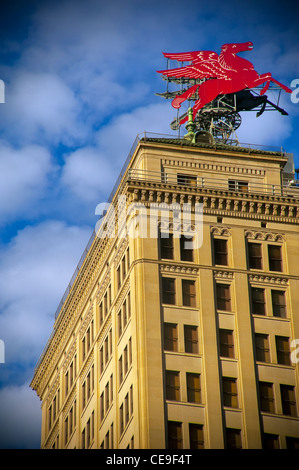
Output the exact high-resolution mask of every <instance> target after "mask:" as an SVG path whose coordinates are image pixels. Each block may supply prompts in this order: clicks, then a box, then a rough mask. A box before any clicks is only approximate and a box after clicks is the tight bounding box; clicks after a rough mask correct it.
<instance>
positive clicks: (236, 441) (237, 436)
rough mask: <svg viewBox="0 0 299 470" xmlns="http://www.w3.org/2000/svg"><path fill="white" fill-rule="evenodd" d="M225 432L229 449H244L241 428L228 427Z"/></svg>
mask: <svg viewBox="0 0 299 470" xmlns="http://www.w3.org/2000/svg"><path fill="white" fill-rule="evenodd" d="M225 434H226V448H227V449H242V441H241V431H240V429H231V428H226V430H225Z"/></svg>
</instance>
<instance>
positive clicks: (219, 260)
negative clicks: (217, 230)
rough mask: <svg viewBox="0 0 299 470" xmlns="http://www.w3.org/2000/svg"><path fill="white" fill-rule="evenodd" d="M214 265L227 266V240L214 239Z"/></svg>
mask: <svg viewBox="0 0 299 470" xmlns="http://www.w3.org/2000/svg"><path fill="white" fill-rule="evenodd" d="M214 263H215V264H219V265H222V266H227V265H228V251H227V240H223V239H220V238H214Z"/></svg>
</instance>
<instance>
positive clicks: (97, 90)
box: [0, 0, 299, 449]
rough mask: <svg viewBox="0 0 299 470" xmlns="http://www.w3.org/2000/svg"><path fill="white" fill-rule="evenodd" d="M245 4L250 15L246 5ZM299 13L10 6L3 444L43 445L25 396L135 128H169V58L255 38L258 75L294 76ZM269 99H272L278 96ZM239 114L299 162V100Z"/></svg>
mask: <svg viewBox="0 0 299 470" xmlns="http://www.w3.org/2000/svg"><path fill="white" fill-rule="evenodd" d="M249 5H250V6H249ZM298 9H299V8H298V6H297V7H296V6H295V7H294V6H293V5H292V4H289V6H288V8H286V7H284V5H282V4H281V2H273V1H257V0H252V1H251V2H250V4H249V3H247V2H245V3H244V2H241V1H239V2H222V1H201V0H197V1H194V0H189V1H188V2H185V3H184V2H178V1H177V0H172V1H171V2H161V1H156V0H152V1H150V2H147V3H146V2H144V1H140V0H133V1H131V0H128V1H116V0H111V1H110V2H104V1H102V0H98V1H96V0H85V2H81V1H78V0H72V1H66V0H62V1H59V2H58V1H55V0H52V1H51V2H47V1H43V2H38V1H31V0H28V1H20V0H19V1H13V0H12V1H10V2H7V4H5V2H2V3H1V12H0V13H1V14H0V79H2V80H3V81H4V83H5V103H1V104H0V339H2V340H3V341H4V343H5V363H4V364H1V363H0V448H19V449H21V448H38V447H39V444H40V401H39V399H38V398H37V396H36V394H35V392H33V391H31V390H30V388H29V383H30V381H31V379H32V376H33V369H34V366H35V364H36V362H37V360H38V358H39V356H40V354H41V352H42V350H43V348H44V346H45V344H46V342H47V339H48V337H49V335H50V334H51V331H52V327H53V323H54V313H55V311H56V308H57V306H58V304H59V301H60V299H61V297H62V295H63V293H64V290H65V288H66V287H67V284H68V282H69V280H70V278H71V276H72V274H73V271H74V269H75V267H76V265H77V262H78V260H79V259H80V256H81V254H82V252H83V250H84V248H85V246H86V244H87V242H88V240H89V238H90V235H91V233H92V231H93V228H94V225H95V223H96V216H95V208H96V206H97V204H99V203H101V202H104V201H106V200H107V197H108V195H109V194H110V192H111V190H112V188H113V186H114V183H115V181H116V179H117V176H118V174H119V171H120V169H121V167H122V165H123V163H124V161H125V159H126V157H127V155H128V153H129V151H130V148H131V146H132V144H133V141H134V139H135V137H136V135H137V134H138V133H142V132H144V131H147V132H157V133H161V134H170V133H172V131H171V129H170V127H169V124H170V122H171V121H172V120H173V119H174V117H176V112H175V111H174V110H173V108H172V107H171V102H170V101H167V100H163V99H162V98H160V97H158V96H156V95H155V93H156V92H158V93H161V92H163V91H165V82H163V81H162V80H161V77H160V75H159V74H157V73H156V70H160V69H163V68H164V67H165V65H166V63H165V59H164V57H163V55H162V52H163V51H165V52H187V51H194V50H213V51H215V52H218V53H219V52H220V48H221V45H222V44H224V43H227V42H245V41H252V42H253V44H254V48H253V50H252V51H250V52H246V53H244V54H243V57H244V58H247V59H248V60H250V61H251V62H252V63H253V64H254V66H255V69H256V70H257V71H258V72H259V73H265V72H271V73H272V75H273V76H274V78H276V79H277V80H280V81H281V82H283V83H284V84H285V85H287V86H290V85H291V82H292V81H293V80H294V79H297V78H298V79H299V32H298V31H299V30H298V25H297V21H298ZM271 98H272V97H271V95H269V99H271ZM280 103H281V105H282V106H283V107H284V108H285V109H286V110H287V111H288V113H289V115H288V116H281V115H280V114H279V113H276V112H273V113H272V112H269V113H264V114H263V115H262V116H261V117H260V118H256V117H255V113H242V119H243V123H242V125H241V127H240V129H239V130H238V132H237V136H238V138H239V140H240V142H248V143H254V144H262V145H267V146H272V145H273V146H282V147H283V148H284V149H285V150H286V151H287V152H293V153H294V157H295V165H296V166H297V167H299V153H298V150H297V148H298V141H299V135H298V122H299V103H293V102H292V101H291V96H290V95H288V94H286V93H282V94H281V101H280Z"/></svg>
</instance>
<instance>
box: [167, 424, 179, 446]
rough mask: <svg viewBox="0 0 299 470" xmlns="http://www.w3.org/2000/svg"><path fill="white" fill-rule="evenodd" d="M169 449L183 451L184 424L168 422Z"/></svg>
mask: <svg viewBox="0 0 299 470" xmlns="http://www.w3.org/2000/svg"><path fill="white" fill-rule="evenodd" d="M167 430H168V449H183V434H182V423H178V422H176V421H168V423H167Z"/></svg>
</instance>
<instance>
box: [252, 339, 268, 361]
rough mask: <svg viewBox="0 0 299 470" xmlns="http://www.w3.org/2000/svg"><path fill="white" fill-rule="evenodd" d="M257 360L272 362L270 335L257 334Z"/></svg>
mask: <svg viewBox="0 0 299 470" xmlns="http://www.w3.org/2000/svg"><path fill="white" fill-rule="evenodd" d="M255 353H256V360H257V361H259V362H270V348H269V337H268V335H264V334H260V333H256V334H255Z"/></svg>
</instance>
